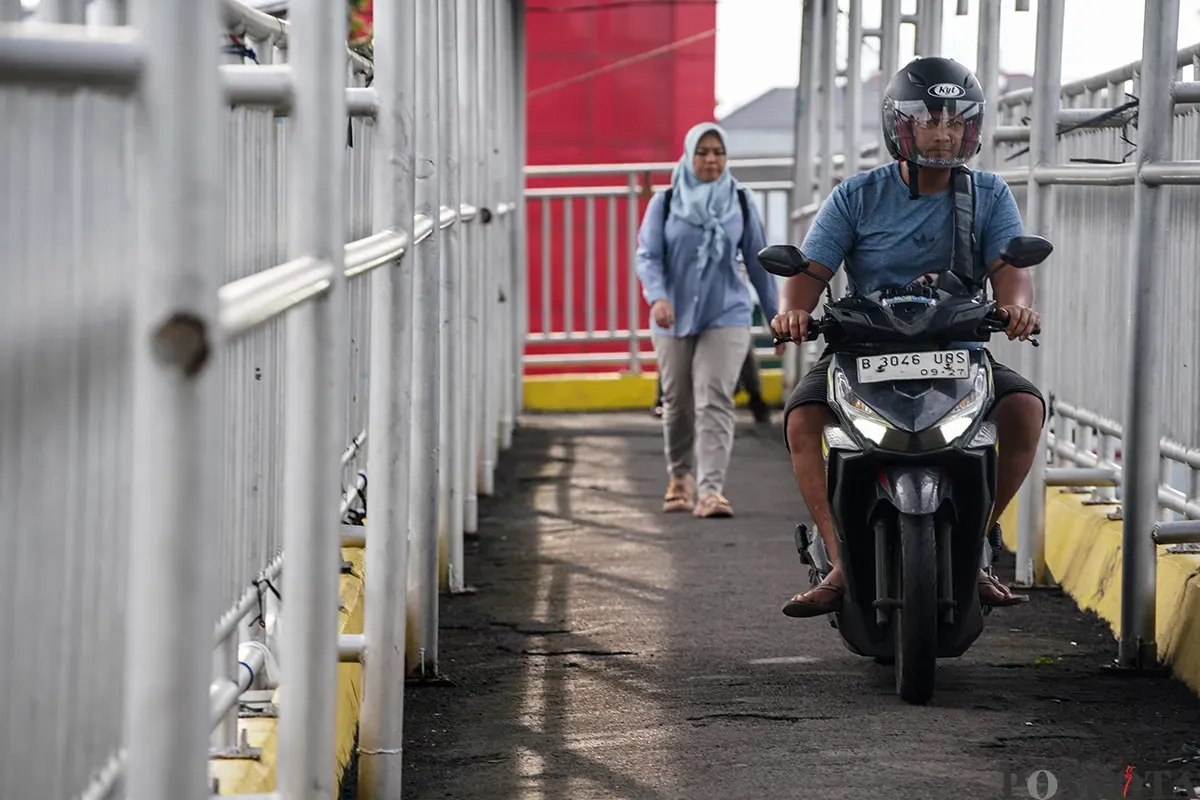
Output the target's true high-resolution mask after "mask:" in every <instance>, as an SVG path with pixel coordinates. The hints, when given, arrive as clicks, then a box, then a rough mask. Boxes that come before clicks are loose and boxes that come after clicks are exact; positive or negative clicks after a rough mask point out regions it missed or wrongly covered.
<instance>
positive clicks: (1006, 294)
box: [984, 178, 1041, 339]
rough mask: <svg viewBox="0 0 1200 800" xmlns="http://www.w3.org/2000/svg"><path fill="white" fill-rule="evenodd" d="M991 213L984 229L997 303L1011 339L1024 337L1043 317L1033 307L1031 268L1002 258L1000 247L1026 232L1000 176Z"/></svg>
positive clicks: (989, 270)
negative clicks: (1018, 266) (1019, 267)
mask: <svg viewBox="0 0 1200 800" xmlns="http://www.w3.org/2000/svg"><path fill="white" fill-rule="evenodd" d="M996 180H997V182H996V184H995V189H994V191H995V197H994V200H993V203H992V210H991V213H990V214H989V215H988V223H987V228H986V230H985V232H984V242H985V246H984V258H985V259H986V260H987V265H988V279H989V280H990V282H991V284H992V296H993V297H994V298H995V300H996V305H997V306H999V307H1000V308H1001V309H1004V313H1005V314H1007V315H1008V319H1009V323H1008V329H1007V331H1006V333H1007V334H1008V336H1009V338H1010V339H1012V338H1021V339H1025V338H1027V337H1028V336H1030V335H1031V334H1032V333H1033V331H1034V330H1035V329H1036V328H1037V327H1038V325H1039V324H1040V322H1041V318H1040V317H1039V316H1038V314H1037V312H1035V311H1034V310H1033V300H1034V298H1033V277H1032V276H1031V275H1030V274H1029V270H1026V269H1017V268H1016V267H1013V266H1009V265H1008V264H1005V263H1004V262H1003V261H1001V260H1000V250H1001V249H1003V247H1004V245H1006V244H1008V243H1009V242H1010V241H1012V239H1013V238H1014V237H1017V236H1020V235H1021V234H1022V233H1023V232H1024V228H1023V226H1022V225H1021V213H1020V211H1019V210H1018V209H1017V201H1016V199H1015V198H1014V197H1013V195H1012V191H1011V190H1010V189H1009V188H1008V185H1007V184H1005V183H1004V182H1003V181H1000V180H999V179H998V178H997V179H996Z"/></svg>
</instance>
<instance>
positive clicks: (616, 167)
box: [525, 142, 881, 178]
mask: <svg viewBox="0 0 1200 800" xmlns="http://www.w3.org/2000/svg"><path fill="white" fill-rule="evenodd" d="M858 152H859V156H860V157H863V158H866V157H870V156H874V155H879V153H880V152H881V150H880V146H879V142H869V143H868V144H865V145H863V146H862V148H861V149H860V150H859V151H858ZM822 160H823V159H822V158H821V157H816V158H813V163H814V164H820V163H821V162H822ZM845 162H846V157H845V156H844V155H842V154H841V153H838V154H836V155H834V157H833V163H834V166H842V165H843V164H845ZM794 164H795V160H794V159H792V158H791V157H788V156H780V157H774V158H734V159H730V160H729V163H728V165H729V168H730V169H731V170H735V171H736V170H739V169H782V168H791V167H792V166H793V165H794ZM675 165H676V162H674V161H646V162H632V163H614V164H534V165H530V166H527V167H525V176H526V177H529V178H556V177H561V178H565V177H570V176H573V175H629V174H637V173H641V172H670V171H671V170H673V169H675Z"/></svg>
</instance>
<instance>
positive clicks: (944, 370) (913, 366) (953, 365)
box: [858, 350, 971, 383]
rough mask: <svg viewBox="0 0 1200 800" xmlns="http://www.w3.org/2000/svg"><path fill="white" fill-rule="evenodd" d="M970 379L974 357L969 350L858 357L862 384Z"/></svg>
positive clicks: (859, 379) (859, 378)
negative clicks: (932, 379)
mask: <svg viewBox="0 0 1200 800" xmlns="http://www.w3.org/2000/svg"><path fill="white" fill-rule="evenodd" d="M970 375H971V353H970V351H969V350H937V351H933V352H928V353H888V354H886V355H878V356H859V357H858V381H859V383H881V382H883V381H916V380H929V379H931V378H968V377H970Z"/></svg>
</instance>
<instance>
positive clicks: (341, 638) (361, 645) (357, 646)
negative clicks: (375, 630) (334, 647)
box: [338, 633, 367, 664]
mask: <svg viewBox="0 0 1200 800" xmlns="http://www.w3.org/2000/svg"><path fill="white" fill-rule="evenodd" d="M366 650H367V637H365V636H363V635H362V634H361V633H342V634H338V661H340V662H342V663H343V664H354V663H357V662H358V661H360V660H361V659H362V656H363V653H365V652H366Z"/></svg>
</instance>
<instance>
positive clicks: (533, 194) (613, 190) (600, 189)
mask: <svg viewBox="0 0 1200 800" xmlns="http://www.w3.org/2000/svg"><path fill="white" fill-rule="evenodd" d="M873 166H875V164H873V163H871V162H866V163H864V164H863V165H862V167H863V168H864V169H870V168H871V167H873ZM741 184H742V186H744V187H745V188H747V189H751V190H754V191H758V192H790V191H791V190H792V186H793V185H794V184H793V182H792V181H788V180H783V181H741ZM813 186H814V187H815V186H816V184H815V183H814V184H813ZM669 188H671V184H669V183H656V184H653V185H652V186H651V187H650V191H651V192H663V191H666V190H667V189H669ZM628 194H629V187H628V186H626V185H622V186H552V187H545V188H533V189H526V190H525V199H526V200H535V199H539V200H544V199H548V198H572V197H579V198H582V197H626V196H628Z"/></svg>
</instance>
